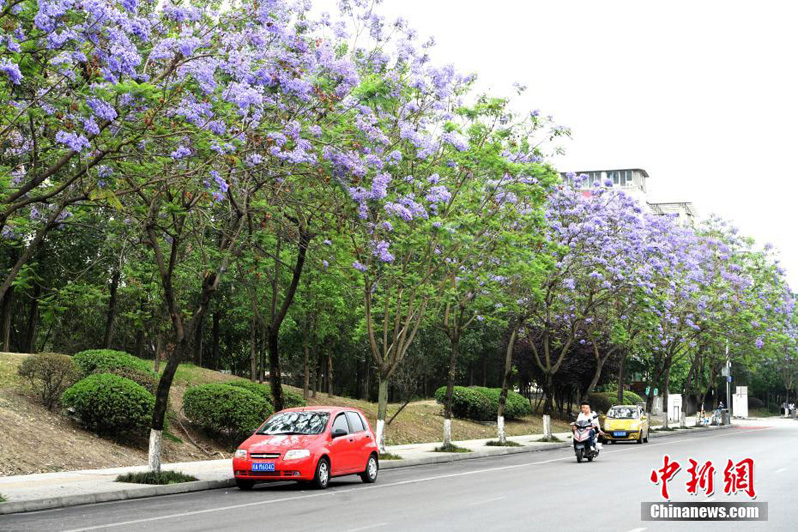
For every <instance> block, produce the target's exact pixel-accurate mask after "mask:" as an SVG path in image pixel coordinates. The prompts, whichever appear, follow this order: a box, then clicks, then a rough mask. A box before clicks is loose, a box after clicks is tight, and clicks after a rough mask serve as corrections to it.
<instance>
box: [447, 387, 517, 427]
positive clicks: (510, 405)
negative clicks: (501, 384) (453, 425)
mask: <svg viewBox="0 0 798 532" xmlns="http://www.w3.org/2000/svg"><path fill="white" fill-rule="evenodd" d="M501 392H502V390H501V388H484V387H482V386H470V387H468V388H466V387H464V386H455V387H454V392H453V394H452V414H453V415H454V417H459V418H466V419H475V420H478V421H492V420H494V419H496V416H497V415H498V414H499V396H501ZM445 398H446V386H442V387H440V388H438V389H437V390H436V391H435V400H436V401H438V402H439V403H440V404H443V403H444V400H445ZM485 400H487V403H486V402H485ZM531 413H532V407H531V406H530V405H529V401H527V400H526V399H525V398H524V396H523V395H521V394H518V393H516V392H514V391H512V390H507V402H506V403H505V405H504V417H505V418H507V419H519V418H522V417H524V416H527V415H529V414H531Z"/></svg>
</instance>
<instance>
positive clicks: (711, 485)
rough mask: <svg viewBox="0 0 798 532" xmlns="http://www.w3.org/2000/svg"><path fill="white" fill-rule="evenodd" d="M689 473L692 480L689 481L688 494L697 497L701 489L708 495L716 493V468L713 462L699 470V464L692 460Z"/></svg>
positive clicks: (710, 461)
mask: <svg viewBox="0 0 798 532" xmlns="http://www.w3.org/2000/svg"><path fill="white" fill-rule="evenodd" d="M687 473H688V474H689V475H690V480H688V481H687V493H689V494H691V495H696V493H697V492H698V489H699V488H700V489H701V490H702V491H703V492H704V493H705V494H706V495H712V494H713V493H715V467H714V466H713V465H712V460H709V461H707V462H706V463H704V465H702V466H701V467H700V468H699V467H698V462H696V461H695V460H693V459H692V458H690V467H689V468H688V469H687Z"/></svg>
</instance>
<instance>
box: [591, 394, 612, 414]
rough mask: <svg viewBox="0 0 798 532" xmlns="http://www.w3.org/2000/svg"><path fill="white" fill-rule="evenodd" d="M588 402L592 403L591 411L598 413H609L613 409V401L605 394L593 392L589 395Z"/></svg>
mask: <svg viewBox="0 0 798 532" xmlns="http://www.w3.org/2000/svg"><path fill="white" fill-rule="evenodd" d="M587 400H588V402H589V403H590V409H591V410H593V411H594V412H596V413H601V412H603V413H607V412H608V411H609V409H610V408H611V407H612V401H611V400H610V398H609V397H607V394H605V393H601V392H593V393H591V394H589V395H588V399H587Z"/></svg>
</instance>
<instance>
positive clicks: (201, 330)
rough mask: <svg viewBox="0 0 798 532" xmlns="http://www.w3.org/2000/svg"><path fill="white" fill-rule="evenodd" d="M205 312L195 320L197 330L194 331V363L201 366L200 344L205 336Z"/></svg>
mask: <svg viewBox="0 0 798 532" xmlns="http://www.w3.org/2000/svg"><path fill="white" fill-rule="evenodd" d="M204 325H205V314H203V315H202V316H201V317H200V319H199V321H198V322H197V330H196V331H195V332H194V364H196V365H197V366H199V367H202V347H203V346H202V344H203V337H204V336H205V327H204Z"/></svg>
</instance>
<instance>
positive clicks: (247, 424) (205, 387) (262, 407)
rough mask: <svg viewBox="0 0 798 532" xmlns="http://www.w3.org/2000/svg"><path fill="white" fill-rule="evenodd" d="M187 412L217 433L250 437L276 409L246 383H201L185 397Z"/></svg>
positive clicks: (197, 422)
mask: <svg viewBox="0 0 798 532" xmlns="http://www.w3.org/2000/svg"><path fill="white" fill-rule="evenodd" d="M183 412H184V413H185V414H186V417H187V418H188V419H189V420H190V421H191V422H192V423H194V424H195V425H197V426H199V427H201V428H203V429H204V430H206V431H207V432H209V433H210V434H212V435H215V436H220V435H221V436H227V437H229V438H231V439H241V438H245V437H247V436H249V435H250V434H252V432H254V431H255V429H256V428H258V426H260V424H261V423H262V422H263V420H264V419H266V418H267V417H268V416H270V415H271V414H272V412H273V410H272V406H271V404H270V403H269V402H268V401H265V400H264V398H263V395H259V394H258V393H257V392H254V391H250V390H248V389H246V387H244V386H230V385H228V384H201V385H199V386H192V387H191V388H189V389H188V390H187V391H186V394H185V395H184V396H183Z"/></svg>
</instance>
